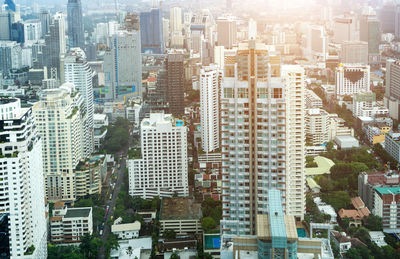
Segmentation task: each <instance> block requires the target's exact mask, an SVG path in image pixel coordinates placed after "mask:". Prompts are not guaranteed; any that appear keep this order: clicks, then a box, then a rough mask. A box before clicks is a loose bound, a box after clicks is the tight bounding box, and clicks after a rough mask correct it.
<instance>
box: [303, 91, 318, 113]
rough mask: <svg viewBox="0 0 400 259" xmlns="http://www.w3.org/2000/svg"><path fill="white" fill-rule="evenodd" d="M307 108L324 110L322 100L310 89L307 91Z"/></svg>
mask: <svg viewBox="0 0 400 259" xmlns="http://www.w3.org/2000/svg"><path fill="white" fill-rule="evenodd" d="M305 97H306V107H307V108H310V109H312V108H322V99H321V98H320V97H319V96H318V95H317V94H316V93H315V92H314V91H313V90H310V89H305Z"/></svg>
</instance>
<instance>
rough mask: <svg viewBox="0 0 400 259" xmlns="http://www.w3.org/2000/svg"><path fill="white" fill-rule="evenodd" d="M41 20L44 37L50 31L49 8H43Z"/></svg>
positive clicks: (40, 15)
mask: <svg viewBox="0 0 400 259" xmlns="http://www.w3.org/2000/svg"><path fill="white" fill-rule="evenodd" d="M39 20H40V24H41V27H42V38H44V36H46V34H47V33H49V26H50V22H51V16H50V12H49V11H48V10H41V11H40V13H39Z"/></svg>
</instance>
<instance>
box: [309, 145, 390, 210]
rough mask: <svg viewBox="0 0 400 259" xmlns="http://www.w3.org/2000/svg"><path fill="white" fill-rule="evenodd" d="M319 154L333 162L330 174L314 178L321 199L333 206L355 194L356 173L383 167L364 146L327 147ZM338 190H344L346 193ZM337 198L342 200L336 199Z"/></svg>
mask: <svg viewBox="0 0 400 259" xmlns="http://www.w3.org/2000/svg"><path fill="white" fill-rule="evenodd" d="M321 156H324V157H327V158H329V159H331V160H332V161H333V162H334V163H335V165H334V166H333V167H332V168H331V169H330V175H323V176H319V177H317V178H316V180H317V182H318V184H319V185H320V186H321V190H322V195H321V198H322V200H323V201H326V202H327V203H329V204H331V203H330V202H333V203H334V204H335V206H334V208H335V207H336V206H340V205H341V204H344V202H347V201H348V199H349V195H350V196H356V195H357V189H358V175H359V174H360V173H361V172H365V171H373V170H382V169H383V166H382V165H381V164H380V163H379V162H378V161H377V160H376V159H375V157H374V155H373V154H372V152H371V151H369V149H368V148H365V147H363V148H358V149H355V148H354V149H351V150H335V149H333V148H331V147H327V152H325V153H322V154H321ZM338 192H339V193H338ZM340 192H346V194H347V195H346V194H344V193H340ZM337 199H344V200H343V201H336V200H337ZM328 200H329V202H328ZM344 207H346V206H344ZM335 209H336V208H335ZM339 209H340V208H339Z"/></svg>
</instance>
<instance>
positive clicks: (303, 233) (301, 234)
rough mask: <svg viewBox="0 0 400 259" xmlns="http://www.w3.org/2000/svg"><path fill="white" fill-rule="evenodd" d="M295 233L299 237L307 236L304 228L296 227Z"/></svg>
mask: <svg viewBox="0 0 400 259" xmlns="http://www.w3.org/2000/svg"><path fill="white" fill-rule="evenodd" d="M297 235H298V236H299V237H307V233H306V230H305V229H304V228H298V229H297Z"/></svg>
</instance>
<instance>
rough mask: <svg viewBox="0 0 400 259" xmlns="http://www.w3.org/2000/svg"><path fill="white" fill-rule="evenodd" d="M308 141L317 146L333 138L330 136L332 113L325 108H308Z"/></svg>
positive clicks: (306, 125)
mask: <svg viewBox="0 0 400 259" xmlns="http://www.w3.org/2000/svg"><path fill="white" fill-rule="evenodd" d="M305 127H306V141H307V143H309V144H311V145H313V146H316V145H322V144H324V143H326V142H328V141H330V140H331V138H330V134H329V133H330V130H329V129H330V114H329V113H328V112H326V111H325V110H322V109H319V108H314V109H308V110H307V115H306V124H305Z"/></svg>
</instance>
